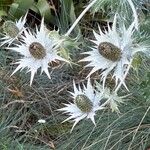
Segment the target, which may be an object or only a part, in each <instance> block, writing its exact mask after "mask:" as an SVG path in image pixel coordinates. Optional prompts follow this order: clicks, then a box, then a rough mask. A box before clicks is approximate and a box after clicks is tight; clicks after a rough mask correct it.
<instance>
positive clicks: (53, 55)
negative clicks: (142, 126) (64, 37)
mask: <svg viewBox="0 0 150 150" xmlns="http://www.w3.org/2000/svg"><path fill="white" fill-rule="evenodd" d="M22 39H23V43H22V44H21V45H19V44H16V46H15V47H11V48H9V49H11V50H13V51H16V52H18V53H20V54H21V55H23V58H21V59H20V60H19V61H18V62H16V63H15V64H19V65H18V67H17V68H16V69H15V70H14V72H13V73H12V75H13V74H14V73H16V72H17V71H18V70H20V69H21V70H22V69H24V68H27V72H31V79H30V85H31V84H32V81H33V78H34V75H35V73H36V72H37V70H38V69H39V68H41V73H42V72H43V71H44V72H45V73H46V74H47V76H48V78H50V73H49V71H48V68H49V65H48V64H49V63H50V62H52V61H54V62H55V61H56V60H60V61H66V62H68V61H67V60H65V59H64V58H62V57H60V56H59V55H58V51H57V47H58V46H59V43H60V42H61V41H57V42H53V40H51V39H50V38H49V35H48V32H47V30H45V26H44V19H42V22H41V26H40V29H38V28H36V32H35V33H31V31H30V30H25V31H24V36H22ZM35 42H36V43H39V44H40V45H42V47H43V48H44V50H45V56H44V57H43V58H41V59H36V58H35V57H33V55H32V54H31V53H30V51H29V48H30V46H31V44H33V43H35Z"/></svg>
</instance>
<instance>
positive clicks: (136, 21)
mask: <svg viewBox="0 0 150 150" xmlns="http://www.w3.org/2000/svg"><path fill="white" fill-rule="evenodd" d="M127 1H128V3H129V5H130V6H131V9H132V12H133V16H134V21H135V27H136V29H138V15H137V12H136V9H135V6H134V4H133V2H132V0H127Z"/></svg>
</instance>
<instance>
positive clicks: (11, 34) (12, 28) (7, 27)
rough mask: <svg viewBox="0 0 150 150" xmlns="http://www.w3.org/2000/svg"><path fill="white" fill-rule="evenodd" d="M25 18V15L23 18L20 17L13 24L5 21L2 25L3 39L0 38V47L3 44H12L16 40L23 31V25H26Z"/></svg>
mask: <svg viewBox="0 0 150 150" xmlns="http://www.w3.org/2000/svg"><path fill="white" fill-rule="evenodd" d="M26 17H27V13H26V14H25V16H24V17H21V18H20V19H19V20H18V21H16V22H13V21H10V20H9V21H5V22H4V24H3V31H4V34H3V36H4V37H3V38H1V40H2V41H1V45H0V46H3V45H5V44H8V46H9V45H10V44H12V42H13V41H15V40H17V39H18V38H19V37H20V35H21V34H22V32H23V31H24V30H25V27H24V25H25V23H26Z"/></svg>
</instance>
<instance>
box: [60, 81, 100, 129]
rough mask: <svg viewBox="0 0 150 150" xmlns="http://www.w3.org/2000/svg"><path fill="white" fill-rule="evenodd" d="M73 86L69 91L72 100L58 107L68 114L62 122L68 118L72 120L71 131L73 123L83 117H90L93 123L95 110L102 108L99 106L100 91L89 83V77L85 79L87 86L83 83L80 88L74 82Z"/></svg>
mask: <svg viewBox="0 0 150 150" xmlns="http://www.w3.org/2000/svg"><path fill="white" fill-rule="evenodd" d="M73 87H74V92H70V93H71V95H72V96H73V99H74V102H73V103H69V104H64V105H65V107H64V108H61V109H59V110H60V111H64V113H67V114H68V115H69V116H70V117H68V118H67V119H66V120H64V121H63V122H65V121H68V120H73V121H74V124H73V127H72V129H71V131H72V130H73V128H74V127H75V125H76V124H77V123H78V122H79V121H80V120H82V119H84V118H90V119H91V121H92V122H93V124H94V125H95V119H94V116H95V112H96V111H97V110H100V109H103V107H101V106H100V99H101V93H99V92H96V91H95V90H94V88H93V87H92V85H91V83H90V79H88V81H87V87H86V86H85V85H84V84H83V89H81V86H80V85H79V86H78V87H77V86H76V85H75V83H74V82H73Z"/></svg>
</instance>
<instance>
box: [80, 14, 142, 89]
mask: <svg viewBox="0 0 150 150" xmlns="http://www.w3.org/2000/svg"><path fill="white" fill-rule="evenodd" d="M116 22H117V15H115V17H114V21H113V25H112V28H110V25H108V31H104V32H103V31H102V30H101V29H100V27H99V32H100V33H99V34H98V33H96V32H95V31H93V33H94V36H95V38H96V40H94V41H93V42H94V43H95V44H96V45H95V46H94V47H92V48H91V49H92V50H91V51H88V52H84V53H83V54H87V55H89V56H87V57H85V58H83V59H82V60H80V61H85V62H89V63H88V64H87V65H86V66H85V67H92V68H93V69H92V70H91V72H90V73H89V74H88V76H87V77H90V76H91V74H93V73H94V72H96V71H98V70H101V79H102V81H103V85H105V81H106V78H107V75H108V74H110V73H111V72H112V71H113V77H114V78H115V81H116V85H118V83H119V82H120V83H121V84H123V85H124V86H125V87H126V84H125V76H126V75H127V73H128V71H129V67H130V65H131V63H132V60H133V56H134V54H135V53H136V52H137V51H143V47H142V46H139V45H135V44H134V38H133V33H134V30H135V22H134V21H133V23H132V24H131V25H130V26H129V27H128V28H126V27H125V25H123V26H122V27H121V28H117V26H116ZM119 29H120V30H119ZM126 88H127V87H126Z"/></svg>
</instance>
